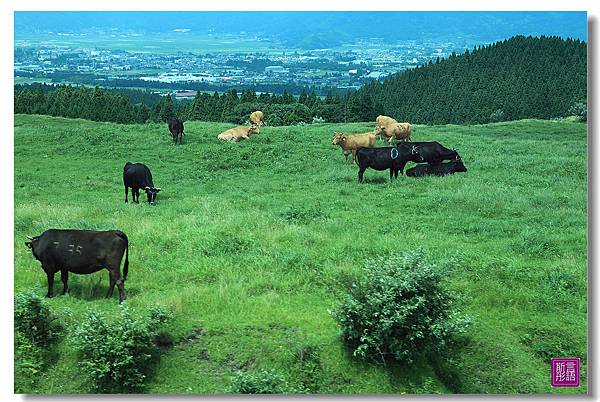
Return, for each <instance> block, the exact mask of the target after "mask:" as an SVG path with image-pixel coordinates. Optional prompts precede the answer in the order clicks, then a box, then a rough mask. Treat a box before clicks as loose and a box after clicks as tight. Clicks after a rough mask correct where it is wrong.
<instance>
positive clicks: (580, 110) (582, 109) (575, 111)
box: [569, 101, 587, 121]
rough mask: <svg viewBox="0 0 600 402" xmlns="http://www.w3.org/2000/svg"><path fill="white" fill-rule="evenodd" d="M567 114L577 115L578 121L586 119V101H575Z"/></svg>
mask: <svg viewBox="0 0 600 402" xmlns="http://www.w3.org/2000/svg"><path fill="white" fill-rule="evenodd" d="M569 115H571V116H577V118H578V119H579V121H587V103H586V102H584V101H579V102H575V104H574V105H573V106H571V107H570V108H569Z"/></svg>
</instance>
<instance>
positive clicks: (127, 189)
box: [125, 186, 129, 203]
mask: <svg viewBox="0 0 600 402" xmlns="http://www.w3.org/2000/svg"><path fill="white" fill-rule="evenodd" d="M127 193H129V188H128V187H127V186H125V203H127Z"/></svg>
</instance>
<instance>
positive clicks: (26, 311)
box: [14, 291, 63, 346]
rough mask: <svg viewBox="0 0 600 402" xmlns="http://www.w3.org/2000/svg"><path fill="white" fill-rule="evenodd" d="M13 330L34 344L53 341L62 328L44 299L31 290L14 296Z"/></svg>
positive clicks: (40, 344)
mask: <svg viewBox="0 0 600 402" xmlns="http://www.w3.org/2000/svg"><path fill="white" fill-rule="evenodd" d="M14 317H15V330H17V331H19V332H20V333H21V334H23V335H24V336H25V337H27V339H29V340H30V341H31V342H33V344H34V345H36V346H49V345H50V344H52V343H55V342H56V341H57V340H58V338H59V336H60V333H61V332H62V330H63V327H62V325H61V324H60V323H59V322H58V321H57V318H56V317H55V316H54V315H53V314H52V312H51V311H50V308H49V307H48V305H47V304H46V301H45V300H43V299H42V298H40V297H39V296H37V295H36V294H35V293H34V292H33V291H27V292H23V293H20V294H17V295H16V296H15V312H14Z"/></svg>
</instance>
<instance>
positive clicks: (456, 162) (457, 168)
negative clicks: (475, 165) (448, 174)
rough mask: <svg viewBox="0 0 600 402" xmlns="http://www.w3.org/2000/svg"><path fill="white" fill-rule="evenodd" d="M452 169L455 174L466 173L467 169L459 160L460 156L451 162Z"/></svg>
mask: <svg viewBox="0 0 600 402" xmlns="http://www.w3.org/2000/svg"><path fill="white" fill-rule="evenodd" d="M452 169H453V170H454V171H455V172H466V171H467V167H466V166H465V164H464V163H463V161H462V159H461V158H460V156H458V155H457V156H456V159H454V161H452Z"/></svg>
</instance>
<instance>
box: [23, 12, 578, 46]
mask: <svg viewBox="0 0 600 402" xmlns="http://www.w3.org/2000/svg"><path fill="white" fill-rule="evenodd" d="M14 19H15V20H14V22H15V24H14V26H15V38H16V39H18V38H19V36H20V35H26V34H31V33H41V32H50V31H51V32H65V33H82V32H86V31H93V30H108V29H114V30H118V31H134V32H140V33H147V34H150V33H165V32H173V31H174V30H184V31H179V32H182V34H191V35H193V34H206V33H217V34H223V33H248V34H260V35H265V36H270V37H276V38H279V39H280V40H282V41H283V42H284V43H287V44H289V45H291V46H296V47H298V46H301V47H305V48H315V46H318V47H327V46H335V45H336V44H339V43H340V42H341V41H346V40H351V39H356V38H366V37H370V38H382V39H384V40H414V39H428V38H436V39H439V38H444V37H452V38H454V39H455V38H457V37H469V38H473V39H477V40H480V41H482V42H490V41H496V40H501V39H505V38H508V37H511V36H514V35H533V36H539V35H546V36H552V35H555V36H560V37H563V38H575V39H581V40H584V41H586V40H587V14H586V12H545V11H540V12H520V11H519V12H510V11H506V12H437V11H430V12H425V11H423V12H404V11H402V12H396V11H385V12H383V11H372V12H371V11H368V12H361V11H352V12H347V11H323V12H319V11H314V12H308V11H302V12H281V11H276V12H270V11H259V12H220V11H219V12H192V11H190V12H187V11H185V12H184V11H173V12H162V11H160V12H145V11H133V12H122V11H119V12H79V11H78V12H58V11H52V12H15V14H14ZM185 30H189V31H185ZM184 32H185V33H184ZM332 32H334V33H336V34H334V35H332V34H331V33H332Z"/></svg>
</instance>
